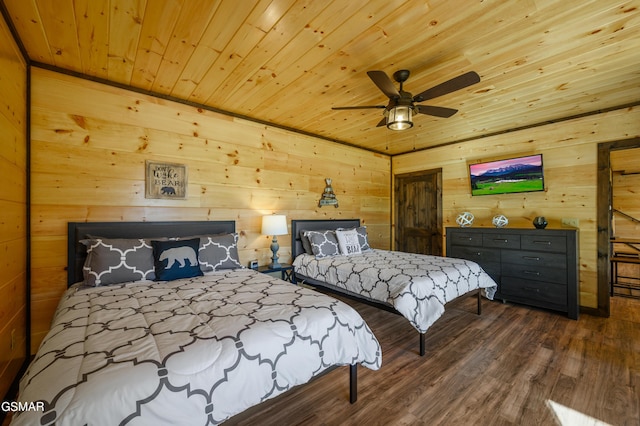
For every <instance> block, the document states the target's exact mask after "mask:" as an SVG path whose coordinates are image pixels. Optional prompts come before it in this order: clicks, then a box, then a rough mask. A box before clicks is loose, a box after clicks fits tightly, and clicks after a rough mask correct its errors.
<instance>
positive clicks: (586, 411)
mask: <svg viewBox="0 0 640 426" xmlns="http://www.w3.org/2000/svg"><path fill="white" fill-rule="evenodd" d="M348 303H350V304H352V305H353V306H355V307H356V308H357V309H358V310H359V312H360V313H361V315H362V316H363V317H364V318H365V320H366V321H367V323H368V324H369V326H370V327H371V329H372V330H373V331H374V333H375V334H376V336H377V337H378V340H379V341H380V344H381V345H382V349H383V362H382V368H381V369H380V370H378V371H371V370H368V369H366V368H363V367H359V368H358V373H359V374H358V401H357V402H356V403H355V404H353V405H351V404H349V400H348V392H349V384H348V368H347V367H340V368H338V369H336V370H334V371H332V372H330V373H327V374H326V375H324V376H322V377H320V378H318V379H316V380H314V381H312V382H311V383H309V384H307V385H304V386H300V387H298V388H296V389H294V390H292V391H290V392H288V393H285V394H284V395H281V396H279V397H277V398H275V399H274V400H271V401H267V402H265V403H263V404H261V405H259V406H257V407H253V408H252V409H250V410H249V411H247V412H245V413H242V414H240V415H238V416H236V417H234V418H232V419H230V420H229V421H228V424H234V425H235V424H237V425H253V424H260V425H285V424H286V425H297V424H305V425H337V424H340V425H364V424H366V425H421V424H422V425H437V424H446V425H554V424H558V425H560V424H561V425H577V424H580V425H582V424H591V425H596V424H603V423H604V424H610V425H638V424H640V397H639V395H640V300H634V299H628V298H622V297H614V298H612V299H611V312H612V315H611V317H610V318H599V317H593V316H589V315H584V314H583V315H581V316H580V319H579V320H577V321H575V320H570V319H568V318H566V317H565V316H563V315H561V314H558V313H553V312H547V311H543V310H537V309H534V308H529V307H524V306H520V305H511V304H503V303H500V302H489V301H486V300H484V301H483V312H482V315H481V316H478V315H476V313H475V308H476V299H475V298H473V297H467V298H462V299H459V300H457V301H455V302H453V303H452V304H449V305H448V306H447V311H446V312H445V314H444V316H443V317H442V318H441V319H440V320H439V321H438V322H436V324H434V326H433V327H432V328H431V329H430V330H429V332H428V333H427V353H426V355H425V356H424V357H420V356H419V355H418V336H417V332H416V331H415V330H414V329H413V328H411V326H410V325H409V323H408V322H407V321H406V320H405V319H404V318H402V317H400V316H398V315H395V314H393V313H390V312H385V311H382V310H378V309H375V308H372V307H370V306H367V305H364V304H361V303H357V302H353V301H349V302H348ZM552 406H553V407H556V410H557V414H554V411H553V409H552V408H551V407H552ZM567 415H573V419H572V420H570V421H567V420H566V419H565V418H566V416H567ZM559 419H562V421H560V420H559ZM599 422H603V423H599ZM226 424H227V423H226Z"/></svg>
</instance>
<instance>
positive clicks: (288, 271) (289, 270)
mask: <svg viewBox="0 0 640 426" xmlns="http://www.w3.org/2000/svg"><path fill="white" fill-rule="evenodd" d="M258 272H261V273H263V274H268V275H272V276H274V277H277V276H278V274H277V273H278V272H279V273H280V276H279V278H281V279H283V280H285V281H289V282H290V283H293V284H297V283H296V277H295V274H294V271H293V265H290V264H288V263H281V264H280V267H279V268H272V267H270V266H269V265H263V266H259V267H258Z"/></svg>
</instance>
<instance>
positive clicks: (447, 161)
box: [392, 108, 640, 308]
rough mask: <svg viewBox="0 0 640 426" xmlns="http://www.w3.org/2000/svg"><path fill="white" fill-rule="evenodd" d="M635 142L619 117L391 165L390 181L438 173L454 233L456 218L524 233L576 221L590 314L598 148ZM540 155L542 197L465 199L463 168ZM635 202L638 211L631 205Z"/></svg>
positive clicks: (636, 125)
mask: <svg viewBox="0 0 640 426" xmlns="http://www.w3.org/2000/svg"><path fill="white" fill-rule="evenodd" d="M638 136H640V109H637V108H636V109H632V108H629V109H621V110H616V111H612V112H607V113H602V114H598V115H595V116H589V117H583V118H579V119H574V120H570V121H562V122H558V123H554V124H549V125H545V126H540V127H536V128H531V129H526V130H521V131H517V132H512V133H507V134H503V135H498V136H491V137H485V138H481V139H477V140H475V141H470V142H465V143H461V144H454V145H448V146H444V147H440V148H436V149H432V150H427V151H421V152H415V153H410V154H405V155H401V156H394V157H393V159H392V170H393V174H394V175H395V174H402V173H408V172H414V171H418V170H428V169H434V168H439V167H442V174H443V177H442V179H443V190H442V203H443V226H445V227H446V226H457V225H456V223H455V219H456V216H457V215H458V213H460V212H463V211H470V212H472V213H473V214H474V215H475V218H476V219H475V222H474V226H485V227H491V226H493V225H492V224H491V219H492V218H493V216H494V215H496V214H504V215H505V216H507V218H508V219H509V227H526V228H531V227H533V225H532V220H533V218H534V217H536V216H545V217H546V218H547V220H548V221H549V227H560V226H561V219H562V218H576V219H578V220H579V226H578V227H579V231H580V304H581V305H582V306H585V307H590V308H597V306H598V304H597V277H596V271H597V268H596V259H597V242H596V238H597V235H596V231H597V226H596V208H597V206H596V189H597V178H596V171H597V144H598V143H599V142H605V141H613V140H620V139H627V138H632V137H638ZM533 153H542V154H543V157H544V158H543V161H544V172H545V179H546V181H545V187H546V189H545V192H538V193H526V194H510V195H506V194H505V195H494V196H476V197H472V196H471V192H470V184H469V178H468V164H469V163H470V162H476V161H479V160H486V159H498V158H505V157H509V156H516V155H518V156H519V155H525V154H533ZM635 200H636V201H635V202H636V203H638V199H637V197H636V198H635ZM445 238H446V236H445Z"/></svg>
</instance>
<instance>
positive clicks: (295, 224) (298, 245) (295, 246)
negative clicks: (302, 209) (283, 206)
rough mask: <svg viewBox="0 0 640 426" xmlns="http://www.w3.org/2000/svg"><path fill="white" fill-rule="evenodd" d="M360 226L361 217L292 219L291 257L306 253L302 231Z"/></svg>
mask: <svg viewBox="0 0 640 426" xmlns="http://www.w3.org/2000/svg"><path fill="white" fill-rule="evenodd" d="M358 226H360V219H327V220H322V219H312V220H292V221H291V258H292V259H295V258H296V256H298V255H299V254H302V253H304V248H302V240H301V239H300V231H322V230H325V229H338V228H357V227H358Z"/></svg>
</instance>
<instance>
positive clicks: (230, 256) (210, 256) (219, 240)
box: [198, 233, 243, 272]
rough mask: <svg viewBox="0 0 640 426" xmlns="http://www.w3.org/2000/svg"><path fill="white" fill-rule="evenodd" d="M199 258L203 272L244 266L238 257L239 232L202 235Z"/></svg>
mask: <svg viewBox="0 0 640 426" xmlns="http://www.w3.org/2000/svg"><path fill="white" fill-rule="evenodd" d="M198 258H199V259H200V269H201V270H202V272H211V271H218V270H220V269H235V268H243V266H242V264H241V263H240V258H239V257H238V234H237V233H232V234H218V235H201V236H200V252H199V253H198Z"/></svg>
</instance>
